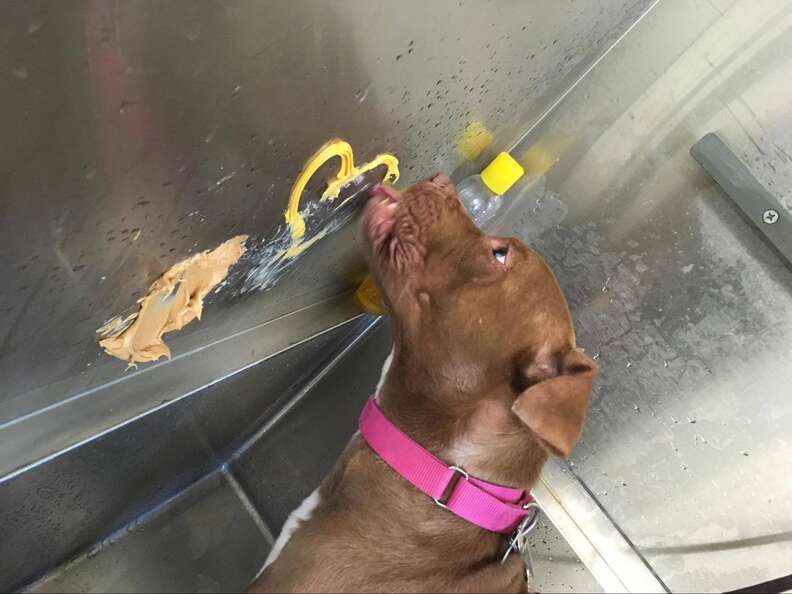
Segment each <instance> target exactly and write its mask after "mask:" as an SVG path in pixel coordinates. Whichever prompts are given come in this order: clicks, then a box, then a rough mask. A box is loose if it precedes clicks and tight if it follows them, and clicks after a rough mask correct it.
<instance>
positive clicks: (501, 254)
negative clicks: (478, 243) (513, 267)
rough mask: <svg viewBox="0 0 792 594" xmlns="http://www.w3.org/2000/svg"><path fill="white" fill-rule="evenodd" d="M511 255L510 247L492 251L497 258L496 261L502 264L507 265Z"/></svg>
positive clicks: (497, 248)
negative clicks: (508, 257)
mask: <svg viewBox="0 0 792 594" xmlns="http://www.w3.org/2000/svg"><path fill="white" fill-rule="evenodd" d="M508 254H509V247H508V246H503V247H496V248H493V249H492V255H493V256H495V259H496V260H497V261H498V262H500V263H501V264H506V256H507V255H508Z"/></svg>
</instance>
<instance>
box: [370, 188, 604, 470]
mask: <svg viewBox="0 0 792 594" xmlns="http://www.w3.org/2000/svg"><path fill="white" fill-rule="evenodd" d="M363 229H364V237H365V239H366V244H367V246H368V257H369V262H370V267H371V270H372V273H373V275H374V277H375V278H376V280H377V282H378V284H379V286H380V288H381V291H382V295H383V300H384V302H385V305H386V306H387V308H388V309H389V311H390V312H391V314H392V323H393V332H394V363H395V364H397V365H398V366H400V367H401V368H402V369H403V370H404V371H405V373H402V374H401V375H402V376H403V377H402V380H401V381H402V383H403V384H405V385H404V387H405V388H406V389H407V390H409V391H414V390H419V389H420V391H422V392H423V393H425V396H426V397H427V398H432V399H437V400H440V401H441V402H440V404H441V405H442V406H447V407H462V408H466V407H467V408H470V407H475V406H477V405H479V404H480V403H481V402H482V401H484V400H490V401H491V400H497V401H500V402H505V403H507V404H508V406H509V408H510V409H511V411H512V413H513V414H514V415H515V416H516V418H519V419H520V420H521V421H522V422H523V423H524V424H525V425H526V426H527V427H528V428H529V429H530V430H531V431H532V432H533V433H534V434H535V435H536V436H537V437H538V438H539V441H540V443H542V445H543V446H544V447H545V448H546V449H547V450H549V451H550V452H551V453H553V454H556V455H560V456H567V455H569V453H570V451H571V449H572V447H573V445H574V444H575V442H576V441H577V439H578V437H579V435H580V432H581V429H582V426H583V421H584V419H585V413H586V409H587V407H588V401H589V394H590V391H591V387H592V383H593V381H594V377H595V375H596V373H597V367H596V365H595V363H594V362H593V361H591V360H590V359H589V358H588V357H587V356H586V355H584V354H583V353H581V352H580V351H578V350H577V349H576V347H575V334H574V330H573V327H572V321H571V318H570V315H569V310H568V308H567V304H566V300H565V299H564V296H563V294H562V293H561V289H560V288H559V286H558V284H557V283H556V280H555V277H554V276H553V273H552V272H551V271H550V269H549V268H548V267H547V265H546V264H545V262H544V260H543V259H542V258H541V257H540V256H539V255H538V254H536V253H535V252H533V251H532V250H530V249H529V248H528V247H527V246H526V245H525V244H523V243H522V242H520V241H518V240H516V239H507V238H500V237H492V236H489V235H485V234H483V233H482V232H481V231H480V230H479V229H478V228H477V227H476V226H475V225H474V223H473V222H472V221H471V220H470V218H469V217H468V215H467V213H466V212H465V210H464V208H463V206H462V204H461V203H460V201H459V198H458V196H457V193H456V189H455V188H454V186H453V184H452V183H451V180H450V179H449V178H448V177H447V176H445V175H443V174H438V175H437V176H435V177H433V178H432V179H430V180H426V181H422V182H419V183H417V184H415V185H413V186H411V187H410V188H408V189H407V190H405V191H403V192H402V193H401V194H400V195H396V193H395V192H393V191H392V190H383V191H381V192H377V193H376V194H375V196H374V197H372V199H371V200H370V202H369V204H368V205H367V208H366V212H365V215H364V219H363Z"/></svg>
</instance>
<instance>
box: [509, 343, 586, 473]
mask: <svg viewBox="0 0 792 594" xmlns="http://www.w3.org/2000/svg"><path fill="white" fill-rule="evenodd" d="M523 374H524V376H525V377H524V379H525V380H526V382H527V383H528V385H530V387H529V388H527V389H526V390H524V391H523V392H522V393H521V394H520V395H519V396H518V397H517V400H516V401H515V403H514V405H513V406H512V411H513V412H514V414H516V415H517V416H518V417H519V418H520V420H521V421H522V422H523V423H525V425H526V426H527V427H528V428H529V429H531V431H533V432H534V433H535V434H536V436H537V437H538V438H539V440H540V441H541V443H542V445H543V446H544V447H545V449H547V450H548V451H549V452H550V453H551V454H554V455H556V456H561V457H563V458H567V457H568V456H569V454H570V453H571V452H572V448H573V447H574V445H575V443H577V440H578V438H579V437H580V433H581V432H582V431H583V423H584V421H585V420H586V411H587V410H588V404H589V397H590V395H591V387H592V385H593V384H594V378H595V377H596V376H597V364H596V363H594V361H592V360H591V359H590V358H589V357H587V356H586V355H584V354H583V353H582V352H581V351H578V350H576V349H571V350H569V351H568V352H567V353H566V354H565V355H564V356H563V357H562V358H561V359H560V360H558V361H551V360H550V359H547V360H542V358H537V360H535V361H533V362H532V363H531V365H529V366H528V367H527V368H525V369H524V370H523Z"/></svg>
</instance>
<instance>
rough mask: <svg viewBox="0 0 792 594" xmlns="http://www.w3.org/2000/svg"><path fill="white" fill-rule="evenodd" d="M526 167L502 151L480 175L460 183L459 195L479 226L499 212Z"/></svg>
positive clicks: (458, 187)
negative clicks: (506, 196)
mask: <svg viewBox="0 0 792 594" xmlns="http://www.w3.org/2000/svg"><path fill="white" fill-rule="evenodd" d="M524 173H525V172H524V170H523V168H522V166H521V165H520V164H519V163H518V162H517V161H515V160H514V157H512V156H511V155H510V154H509V153H500V154H499V155H498V156H497V157H495V158H494V159H493V160H492V162H491V163H490V164H489V165H487V166H486V167H485V168H484V170H483V171H482V172H481V173H480V174H478V175H471V176H468V177H466V178H465V179H463V180H462V181H461V182H459V183H458V184H457V187H456V188H457V194H459V199H460V200H461V201H462V204H464V205H465V208H466V209H467V211H468V214H469V215H470V218H472V219H473V222H474V223H476V225H478V226H479V227H484V226H486V224H487V223H488V222H489V221H491V220H492V218H493V217H494V216H495V215H496V214H497V212H498V210H499V209H500V207H501V205H502V204H503V194H505V193H506V192H507V191H508V190H509V188H511V187H512V186H513V185H514V183H515V182H516V181H517V180H518V179H520V178H521V177H522V176H523V174H524Z"/></svg>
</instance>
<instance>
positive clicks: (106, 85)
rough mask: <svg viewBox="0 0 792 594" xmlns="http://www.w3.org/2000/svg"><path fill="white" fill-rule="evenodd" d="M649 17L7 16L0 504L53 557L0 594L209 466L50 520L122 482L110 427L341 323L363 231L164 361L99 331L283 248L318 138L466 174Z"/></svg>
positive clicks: (329, 246) (233, 302)
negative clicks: (212, 254)
mask: <svg viewBox="0 0 792 594" xmlns="http://www.w3.org/2000/svg"><path fill="white" fill-rule="evenodd" d="M649 4H650V2H649V1H648V0H621V1H618V2H610V1H609V2H597V3H594V2H588V3H575V2H571V1H570V2H557V1H555V0H546V1H542V2H533V3H523V2H517V1H513V2H499V3H494V4H489V3H488V4H484V3H479V2H458V1H454V2H451V1H438V2H432V3H429V4H426V3H423V2H417V1H415V2H400V3H392V2H367V1H363V0H359V1H351V0H350V1H345V2H337V3H336V2H334V3H331V2H322V1H318V0H317V1H307V0H303V1H298V2H290V3H262V2H240V3H234V4H221V3H205V2H193V1H189V2H188V1H174V2H168V3H154V2H143V1H132V2H115V1H104V0H93V1H89V0H86V1H81V2H71V3H52V2H35V1H34V2H26V3H8V4H4V5H3V6H2V7H0V50H2V51H0V72H2V74H3V76H2V79H0V80H2V83H0V90H2V92H0V100H1V101H2V104H3V109H2V111H0V130H3V133H4V139H6V141H5V142H4V143H3V144H2V145H0V274H2V277H3V278H4V279H5V282H4V283H3V286H2V287H0V378H2V383H3V390H2V393H0V509H2V510H3V514H4V517H5V520H4V522H6V523H8V524H7V525H8V526H10V525H13V527H14V531H13V534H14V535H15V538H20V539H22V538H24V535H25V532H26V530H27V529H26V526H31V532H30V534H29V535H28V536H31V537H32V536H33V534H34V532H35V531H33V529H32V526H33V525H34V524H36V517H40V518H41V522H39V523H38V524H37V525H40V526H41V528H42V529H41V531H39V532H35V540H37V541H38V542H48V543H51V546H48V547H45V548H43V549H41V550H37V549H36V548H35V547H33V548H26V547H23V546H20V547H19V549H18V550H19V551H22V550H24V551H27V552H29V553H30V554H29V555H26V556H25V558H24V559H19V558H18V557H17V556H14V555H11V554H10V553H9V556H8V557H6V560H7V563H9V564H10V565H9V564H6V565H4V566H3V570H2V572H0V573H2V574H3V576H2V577H3V582H2V583H5V584H17V583H19V582H20V581H24V580H26V579H29V578H30V577H33V576H35V575H38V574H40V573H41V572H43V571H45V570H46V569H47V568H48V567H51V566H52V565H53V564H55V563H57V562H59V561H62V560H64V559H66V558H67V557H69V556H71V555H74V554H75V553H76V552H77V551H78V549H79V548H80V547H84V546H87V543H89V542H92V540H93V541H95V540H98V539H100V538H102V537H103V536H106V535H107V534H108V531H110V530H112V529H115V528H116V527H118V526H119V525H121V524H123V523H124V522H126V521H128V520H129V519H130V517H131V516H132V515H134V514H135V513H137V512H139V511H140V510H142V509H144V508H146V507H147V506H149V505H153V503H154V502H156V501H157V500H158V499H161V498H162V497H164V496H167V495H170V494H172V493H173V492H175V490H178V489H179V488H181V487H182V486H184V484H185V483H188V482H189V481H191V480H194V479H195V478H196V477H197V476H198V475H200V473H201V472H204V471H208V470H209V469H210V468H211V467H212V466H213V465H214V464H215V463H219V462H220V459H221V458H222V455H216V456H215V455H213V456H211V463H206V464H203V462H202V463H201V464H197V465H193V464H188V465H186V466H185V468H182V469H178V468H176V467H174V466H173V464H170V463H169V464H168V465H167V471H164V472H161V473H157V472H151V473H148V472H143V473H139V474H134V473H132V474H131V475H130V476H136V477H138V480H140V481H143V482H144V483H145V484H144V485H142V486H141V487H140V489H139V492H138V493H137V495H135V494H133V493H129V497H130V501H129V502H127V503H124V502H123V501H121V500H118V499H114V498H105V497H100V498H99V500H97V501H96V502H95V505H93V504H92V505H90V506H89V505H87V504H85V501H86V499H83V498H82V497H77V496H76V495H75V496H74V497H75V498H74V500H73V501H71V502H66V503H67V504H68V506H67V507H68V508H69V512H68V513H62V514H61V513H60V512H57V513H56V512H55V509H56V507H57V505H59V503H58V502H59V501H61V500H60V499H59V497H70V496H71V495H68V496H67V495H66V493H67V491H68V493H73V492H74V493H76V492H77V491H79V490H80V489H81V488H83V487H87V486H89V485H90V484H92V483H91V478H90V477H91V476H94V477H99V476H102V475H105V473H106V472H107V471H108V470H110V469H111V467H117V468H125V467H127V466H125V465H133V463H134V460H133V456H135V455H137V454H136V452H137V450H136V449H135V448H132V447H129V448H127V447H124V446H123V444H124V439H123V435H124V434H121V433H118V431H123V430H125V428H126V430H131V429H130V427H132V426H133V425H134V426H135V427H140V426H141V425H140V424H139V423H146V422H151V423H155V424H156V423H160V424H159V425H158V427H159V428H158V429H157V430H156V433H157V434H158V435H160V434H161V433H162V432H165V431H167V426H168V424H167V422H165V421H162V419H163V418H167V417H162V416H160V415H161V414H165V412H166V411H168V410H169V409H171V408H172V410H173V411H176V408H173V407H180V410H181V409H182V408H183V409H184V411H183V414H184V415H187V416H185V417H184V418H187V417H189V415H191V414H193V413H194V412H195V411H192V410H191V407H193V406H197V404H195V403H197V402H199V401H200V399H197V398H192V397H191V398H185V396H187V395H191V394H192V395H195V394H197V393H201V391H202V390H205V389H207V388H208V387H211V386H214V385H215V384H218V382H219V381H220V380H223V381H241V380H239V378H240V375H239V374H241V373H244V372H245V370H246V369H248V368H251V369H256V368H258V369H262V368H261V367H257V366H259V365H260V364H262V363H263V362H266V361H269V360H270V359H271V358H272V357H273V356H275V355H277V354H278V353H283V354H282V355H280V356H290V355H289V352H290V351H289V349H291V348H292V347H293V346H294V345H295V344H302V343H303V342H304V341H306V340H308V339H310V338H311V337H313V336H316V335H318V334H321V333H322V332H323V331H324V330H327V329H329V328H334V327H337V326H338V325H339V324H342V323H343V322H345V321H347V320H350V319H352V318H353V317H354V316H355V315H356V313H357V312H356V310H355V307H354V305H353V304H352V303H351V301H350V299H349V298H348V293H349V291H350V290H351V289H353V288H354V286H355V285H356V283H357V282H358V281H359V280H360V279H361V277H362V276H363V274H364V267H363V265H362V261H361V258H360V254H359V251H358V248H357V245H356V240H355V232H354V226H353V225H350V226H348V228H346V229H344V230H342V231H340V232H339V233H337V234H336V235H334V236H332V237H328V238H327V239H325V240H323V241H322V242H321V243H319V244H317V245H316V246H315V247H314V248H312V249H311V250H310V251H309V253H307V254H306V256H305V257H304V259H302V260H300V262H299V265H297V266H295V267H294V269H293V270H292V271H291V272H290V273H289V274H288V275H287V276H286V277H285V278H284V279H283V280H282V281H281V282H280V283H279V284H278V285H276V286H274V287H267V290H262V291H259V292H255V293H253V294H249V295H247V296H245V298H241V297H239V298H235V297H234V296H227V295H226V296H223V295H222V294H221V295H219V296H217V297H214V298H212V299H210V300H209V303H208V305H207V307H206V309H205V312H204V318H203V319H202V320H201V321H200V322H194V323H193V324H191V325H189V326H187V327H186V328H185V329H184V330H183V331H182V332H180V333H179V334H178V336H173V337H172V338H171V337H169V338H168V342H169V345H170V346H171V347H172V350H173V353H174V359H173V360H172V361H167V362H160V363H157V364H154V365H148V366H141V368H140V369H138V370H126V366H125V364H124V363H123V362H120V361H116V360H113V359H110V358H109V357H107V356H106V355H104V354H103V353H102V352H101V351H100V349H99V348H98V346H97V344H96V337H95V334H94V332H95V330H96V328H98V327H99V326H100V325H101V324H102V323H103V322H105V321H106V320H107V319H108V318H109V317H111V316H112V315H114V314H117V313H120V312H123V311H125V310H127V309H128V308H131V307H134V305H135V301H136V299H137V298H139V297H140V296H141V295H142V293H143V292H144V291H145V290H146V288H147V287H148V285H149V284H150V282H151V281H152V280H154V279H155V278H157V277H158V276H159V275H160V274H161V273H162V272H163V271H165V270H166V269H167V268H168V267H170V266H171V265H172V264H173V263H175V262H176V261H178V260H180V259H182V258H184V257H186V256H188V255H189V254H191V253H195V252H197V251H200V250H204V249H208V248H211V247H213V246H215V245H216V244H218V243H219V242H221V241H223V240H225V239H227V238H228V237H230V236H232V235H235V234H239V233H248V234H255V235H260V236H262V237H268V236H270V235H271V234H272V233H274V231H275V230H276V229H277V228H278V226H279V225H281V224H282V220H283V210H284V208H285V205H286V198H287V196H288V192H289V190H290V186H291V183H292V181H293V179H294V176H295V175H296V173H297V172H298V171H299V170H300V169H301V167H302V165H303V163H304V160H305V158H306V157H307V156H308V155H310V154H311V153H312V152H313V151H314V150H315V149H316V148H317V147H318V146H320V145H321V144H322V143H323V142H324V141H326V140H327V139H328V138H331V137H333V136H341V137H343V138H345V139H347V140H349V141H350V142H351V144H352V145H353V147H354V148H355V154H356V158H357V160H358V161H364V160H366V159H368V158H370V157H372V156H374V155H375V154H376V153H378V152H381V151H385V150H387V151H391V152H394V153H395V154H397V155H398V157H399V158H400V161H401V169H402V174H403V178H402V183H409V182H411V181H414V180H416V179H418V178H419V177H422V176H425V175H428V174H431V173H433V172H434V171H436V170H446V171H449V172H456V174H457V175H458V176H459V175H461V174H463V173H464V172H465V171H468V170H471V169H472V168H473V167H474V165H475V164H476V163H478V164H480V163H481V161H482V160H484V159H486V158H487V156H488V155H490V154H491V152H492V151H493V150H495V149H496V148H502V147H503V146H505V145H508V144H509V143H510V142H513V141H515V140H516V139H518V138H519V137H520V134H521V133H522V131H523V130H524V129H525V128H526V126H527V124H528V123H529V122H531V121H533V120H534V119H536V118H537V117H538V116H539V115H540V114H542V113H543V112H544V111H545V110H546V109H547V108H548V106H550V105H552V104H553V103H554V101H555V100H556V98H558V97H559V96H560V95H561V94H562V93H563V92H564V91H565V90H566V89H567V88H568V87H569V86H570V84H571V82H572V81H574V80H576V79H577V78H578V77H579V75H580V74H581V73H582V72H584V71H586V70H587V69H588V68H589V67H590V66H591V64H593V63H594V62H595V61H596V60H597V59H598V58H599V57H600V55H601V54H602V52H603V51H604V50H605V48H607V47H608V46H609V44H610V43H611V42H612V41H613V40H614V39H616V38H617V37H619V35H621V34H622V33H623V31H624V30H625V29H626V28H627V27H628V26H630V25H631V24H632V23H633V22H634V21H635V20H636V18H638V16H639V15H640V14H642V12H643V11H644V10H645V9H646V7H647V6H648V5H649ZM470 130H473V131H474V132H475V131H478V133H479V134H480V135H481V136H482V138H483V139H485V140H487V141H488V142H490V144H487V143H481V142H479V143H474V145H476V147H477V148H475V150H473V151H472V152H471V149H470V147H469V146H468V147H465V146H463V145H462V144H460V143H459V142H458V141H459V140H460V139H464V138H466V136H465V133H466V131H468V134H469V133H470ZM479 151H481V152H480V153H479ZM318 187H319V184H318V183H315V184H312V186H311V188H310V192H309V196H308V198H307V199H306V200H308V199H310V198H312V197H315V195H316V189H317V188H318ZM341 345H342V343H341V342H332V343H328V344H326V345H325V347H324V350H326V351H327V353H325V354H332V353H333V352H337V350H338V349H340V348H341ZM306 365H307V363H306ZM298 368H299V369H302V367H301V366H298ZM303 370H304V369H303ZM295 374H296V377H302V376H299V371H295ZM224 378H228V379H224ZM279 381H280V380H279ZM284 381H285V380H284ZM276 384H277V385H278V386H280V385H281V384H280V383H277V382H276ZM229 385H233V384H229ZM283 386H285V384H283ZM213 389H216V390H220V391H222V390H223V389H225V388H224V387H223V385H222V382H220V384H218V386H217V387H216V388H213ZM229 389H230V388H229ZM257 389H258V388H257V386H256V385H249V386H247V387H246V388H245V391H246V396H247V397H249V398H250V399H251V400H250V402H251V404H250V407H249V408H247V409H246V411H247V414H246V415H245V418H244V419H242V420H240V418H238V417H235V416H234V415H225V416H224V415H219V416H218V417H217V419H215V420H217V422H218V423H219V422H220V420H218V419H221V420H222V423H223V425H222V427H221V428H219V430H220V431H221V432H222V433H223V435H225V436H226V437H227V439H226V440H225V441H223V444H224V445H223V446H222V447H220V448H219V450H218V451H220V452H222V453H227V452H228V451H229V448H230V447H231V446H230V445H229V444H231V443H234V442H233V440H232V439H231V437H230V436H232V435H234V432H235V431H236V432H237V433H238V435H244V434H245V433H246V432H249V431H250V430H251V429H250V426H249V421H250V420H251V419H255V420H261V419H264V418H265V417H266V414H267V412H268V411H269V406H270V404H271V398H276V397H278V396H279V394H277V393H274V394H270V395H269V396H262V395H261V394H259V393H256V391H257ZM278 389H280V388H278ZM282 390H283V391H284V394H286V393H287V392H288V390H287V387H283V388H282ZM248 392H250V393H248ZM263 392H264V390H263V389H262V393H263ZM276 392H277V390H276ZM218 406H220V405H218ZM228 406H233V405H231V404H228ZM154 412H156V413H157V416H156V417H152V419H151V420H150V421H149V420H147V419H146V417H147V416H148V415H149V414H153V413H154ZM174 414H176V413H175V412H174ZM180 414H181V413H180ZM180 418H181V417H180ZM133 419H135V422H134V423H133V424H129V421H131V420H133ZM243 421H244V422H243ZM173 422H174V423H176V422H177V421H175V420H174V421H173ZM209 425H211V422H209ZM152 431H154V430H152ZM98 436H102V439H103V440H109V441H112V442H113V443H114V444H115V445H113V446H112V447H111V446H109V445H107V444H108V443H109V441H104V442H103V441H102V440H99V441H97V437H98ZM160 437H161V435H160ZM140 438H141V439H142V437H140ZM102 443H104V444H105V446H106V447H107V448H108V449H107V451H108V452H110V451H113V452H114V453H113V455H109V454H108V455H106V456H104V455H102V451H101V447H105V446H101V444H102ZM151 444H152V447H153V446H154V445H157V446H161V447H164V448H167V447H169V446H168V445H167V441H162V440H161V439H159V438H158V439H152V441H151ZM97 448H99V449H97ZM91 452H93V453H91ZM66 453H67V454H68V457H64V456H65V455H66ZM125 455H126V456H127V457H126V458H125ZM83 456H84V457H85V458H84V459H83V458H82V457H83ZM92 456H93V457H92ZM178 458H179V456H175V457H174V458H173V459H171V458H168V457H167V456H166V457H164V458H162V460H170V462H173V463H174V464H175V463H176V462H177V461H178V460H177V459H178ZM155 460H156V458H152V464H155V463H156V462H155ZM72 463H74V464H75V466H74V467H73V468H77V467H79V466H80V465H81V464H83V466H82V467H83V468H84V469H85V472H86V473H87V474H85V473H76V474H75V475H74V476H77V477H80V478H79V479H75V480H77V482H79V481H85V484H84V485H77V486H76V487H75V485H71V483H70V485H71V487H69V489H71V488H72V487H74V488H75V489H77V491H71V490H69V489H66V487H65V486H63V485H61V487H59V486H58V482H57V481H54V480H53V481H50V480H49V479H42V480H43V482H42V483H36V481H38V480H39V479H40V477H46V476H47V474H46V473H47V472H53V473H57V472H62V471H66V472H71V471H70V470H69V468H72V467H71V466H70V464H72ZM51 464H64V465H63V466H50V465H51ZM129 467H132V466H129ZM28 473H35V474H28ZM52 476H54V474H53V475H52ZM106 476H112V473H108V474H107V475H106ZM28 479H29V480H30V483H29V484H30V485H34V484H39V485H40V487H41V489H42V490H40V491H35V492H36V493H39V494H44V495H45V496H44V497H43V499H41V500H40V501H39V500H38V499H35V498H34V499H35V501H36V502H37V503H36V504H35V505H33V504H32V501H33V500H31V499H29V498H28V497H27V496H26V495H24V493H25V491H24V489H22V490H21V491H15V489H17V488H18V486H19V485H22V484H23V483H21V482H19V481H25V480H28ZM103 484H104V483H103ZM119 484H120V483H119ZM106 488H110V487H108V486H107V485H106V484H105V486H104V487H103V489H106ZM48 489H49V490H48ZM53 489H54V490H53ZM64 489H65V490H64ZM101 491H102V490H101V489H98V490H97V493H99V492H101ZM48 493H49V494H51V495H47V494H48ZM141 493H142V495H141ZM133 495H134V496H133ZM138 495H140V496H139V497H138ZM26 499H28V500H29V502H31V505H28V506H25V505H23V504H24V501H23V500H26ZM111 500H112V502H111ZM64 501H65V500H64ZM105 501H107V502H108V503H107V505H103V502H105ZM48 506H52V507H51V508H49V507H48ZM117 506H120V507H117ZM48 514H54V515H50V516H48ZM55 516H57V518H56V521H52V522H49V521H47V522H45V521H44V519H46V518H47V517H50V518H53V517H55ZM0 528H4V527H0ZM3 533H4V534H11V533H12V532H10V531H6V530H3ZM63 535H71V536H69V537H68V538H66V537H64V536H63ZM72 536H73V538H72ZM3 542H4V546H10V547H12V548H13V547H14V543H13V542H9V541H8V539H5V538H4V539H3ZM13 559H17V561H12V560H13Z"/></svg>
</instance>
